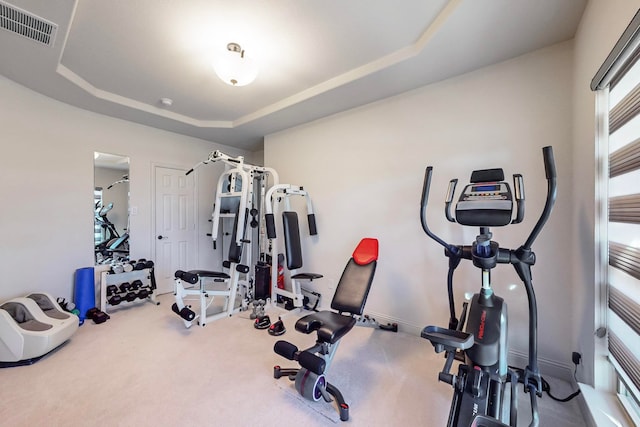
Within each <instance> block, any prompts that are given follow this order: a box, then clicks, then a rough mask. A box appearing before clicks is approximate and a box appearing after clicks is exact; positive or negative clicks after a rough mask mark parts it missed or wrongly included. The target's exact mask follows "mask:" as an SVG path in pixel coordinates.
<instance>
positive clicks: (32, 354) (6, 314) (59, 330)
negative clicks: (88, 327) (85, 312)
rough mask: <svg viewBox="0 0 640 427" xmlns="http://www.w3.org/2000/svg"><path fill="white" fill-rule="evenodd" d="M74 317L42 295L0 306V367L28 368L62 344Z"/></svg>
mask: <svg viewBox="0 0 640 427" xmlns="http://www.w3.org/2000/svg"><path fill="white" fill-rule="evenodd" d="M78 326H79V322H78V317H77V316H75V315H73V314H70V313H66V312H64V310H62V308H61V307H60V306H59V305H58V303H57V302H56V301H55V299H53V298H52V297H51V296H50V295H48V294H46V293H34V294H31V295H28V296H27V297H26V298H14V299H12V300H9V301H7V302H5V303H4V304H2V305H0V367H10V366H20V365H30V364H33V363H35V362H37V361H38V360H40V359H41V358H42V357H43V356H44V355H46V354H47V353H49V352H51V351H53V350H54V349H56V348H57V347H59V346H60V345H62V344H63V343H65V342H66V341H67V340H68V339H69V338H71V336H72V335H73V334H74V333H75V332H76V330H77V329H78Z"/></svg>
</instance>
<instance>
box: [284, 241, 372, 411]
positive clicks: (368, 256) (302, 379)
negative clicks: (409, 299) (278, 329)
mask: <svg viewBox="0 0 640 427" xmlns="http://www.w3.org/2000/svg"><path fill="white" fill-rule="evenodd" d="M377 260H378V240H377V239H372V238H364V239H362V240H361V241H360V243H359V244H358V246H357V247H356V249H355V250H354V252H353V256H352V257H351V259H350V260H349V262H348V263H347V265H346V267H345V269H344V271H343V272H342V276H341V277H340V281H339V282H338V285H337V286H336V291H335V294H334V296H333V300H332V301H331V308H332V309H333V310H334V311H330V310H325V311H320V312H318V313H312V314H309V315H307V316H304V317H301V318H300V319H298V321H297V322H296V325H295V328H296V330H298V331H299V332H302V333H305V334H310V333H312V332H314V331H315V332H316V334H317V340H316V344H315V345H314V346H313V347H311V348H308V349H306V350H302V351H300V350H298V348H297V347H296V346H295V345H293V344H291V343H289V342H287V341H282V340H281V341H278V342H276V344H275V346H274V348H273V349H274V351H275V352H276V353H277V354H279V355H280V356H282V357H284V358H286V359H289V360H296V361H298V363H300V366H301V367H300V368H291V369H283V368H281V367H280V366H275V367H274V372H273V376H274V378H276V379H277V378H280V377H282V376H285V375H286V376H288V377H289V379H290V380H291V381H295V388H296V390H297V391H298V392H299V393H300V394H301V395H302V396H303V397H305V398H307V399H310V400H314V401H318V400H320V398H321V397H322V398H324V400H325V401H326V402H331V400H332V399H331V396H333V397H334V398H335V399H336V401H337V403H338V408H339V411H340V419H341V420H342V421H347V420H348V419H349V405H347V403H346V402H345V400H344V398H343V396H342V394H341V393H340V391H339V390H338V389H337V388H336V387H335V386H333V385H332V384H329V383H328V382H327V381H326V379H325V373H326V372H327V371H328V370H329V365H330V364H331V361H332V360H333V357H334V354H335V352H336V350H337V348H338V344H339V343H340V340H341V339H342V337H344V336H345V335H346V334H347V333H348V332H349V331H350V330H351V329H353V327H354V326H355V325H356V323H357V319H356V316H361V315H362V312H363V311H364V305H365V303H366V301H367V296H368V295H369V289H370V288H371V283H372V282H373V276H374V274H375V271H376V265H377Z"/></svg>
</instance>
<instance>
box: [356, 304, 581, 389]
mask: <svg viewBox="0 0 640 427" xmlns="http://www.w3.org/2000/svg"><path fill="white" fill-rule="evenodd" d="M366 314H368V315H369V317H371V318H372V319H375V320H377V321H378V323H381V324H386V323H396V324H397V325H398V331H400V332H404V333H407V334H409V335H415V336H420V333H421V332H422V329H423V328H424V327H425V325H420V326H419V325H414V324H412V323H408V322H406V321H403V320H401V319H398V318H394V317H391V316H387V315H384V314H380V313H375V312H368V313H366ZM508 359H509V365H510V366H515V367H517V368H525V367H526V366H527V365H528V364H529V355H528V354H526V353H523V352H520V351H517V350H510V351H509V355H508ZM538 369H540V373H541V374H542V375H548V376H551V377H554V378H558V379H560V380H563V381H567V382H569V383H571V384H573V385H575V386H576V387H577V385H576V384H575V379H574V378H573V369H574V366H573V365H567V364H564V363H560V362H557V361H555V360H550V359H545V358H542V357H538Z"/></svg>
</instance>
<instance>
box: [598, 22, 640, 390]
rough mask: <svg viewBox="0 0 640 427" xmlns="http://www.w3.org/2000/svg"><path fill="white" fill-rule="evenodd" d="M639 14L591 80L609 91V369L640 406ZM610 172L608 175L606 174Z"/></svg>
mask: <svg viewBox="0 0 640 427" xmlns="http://www.w3.org/2000/svg"><path fill="white" fill-rule="evenodd" d="M638 58H640V11H638V13H636V15H635V16H634V17H633V19H632V21H631V23H630V24H629V26H628V27H627V29H626V30H625V31H624V33H623V34H622V36H621V37H620V39H619V40H618V42H617V43H616V45H615V46H614V48H613V49H612V51H611V53H610V54H609V56H608V57H607V59H606V60H605V62H604V63H603V64H602V66H601V67H600V69H599V70H598V72H597V73H596V75H595V76H594V78H593V80H592V81H591V89H592V90H600V89H605V90H606V89H608V91H605V93H607V94H608V102H609V108H608V114H607V127H608V133H609V135H608V140H606V141H603V142H601V145H600V146H601V147H607V149H606V150H603V151H604V152H605V153H604V155H605V157H606V159H607V165H608V168H605V171H603V173H602V175H604V176H601V177H599V178H600V179H601V180H604V181H606V184H607V185H606V190H605V191H606V194H607V197H606V200H607V208H608V209H607V212H608V215H607V216H606V218H603V220H602V221H606V222H607V224H606V233H605V234H606V244H607V247H608V251H607V252H606V254H607V255H606V257H607V259H603V260H601V262H602V263H603V265H607V266H608V268H607V270H606V276H607V280H606V285H605V286H606V287H607V304H606V308H607V331H608V335H607V336H608V348H609V358H610V361H611V364H612V365H613V366H614V368H615V369H616V371H617V372H618V375H619V378H620V380H621V381H622V382H623V383H624V384H625V385H626V386H627V388H628V389H630V390H631V391H632V394H633V396H634V398H635V400H636V401H639V400H640V392H639V390H640V359H638V355H640V61H639V60H638ZM607 172H608V174H607Z"/></svg>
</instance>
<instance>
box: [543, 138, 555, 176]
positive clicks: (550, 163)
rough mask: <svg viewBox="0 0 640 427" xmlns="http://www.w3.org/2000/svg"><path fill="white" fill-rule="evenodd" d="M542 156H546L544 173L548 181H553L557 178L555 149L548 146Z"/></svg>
mask: <svg viewBox="0 0 640 427" xmlns="http://www.w3.org/2000/svg"><path fill="white" fill-rule="evenodd" d="M542 155H543V156H544V171H545V174H546V176H547V179H553V178H555V177H556V162H555V160H554V158H553V147H551V146H550V145H549V146H546V147H544V148H543V149H542Z"/></svg>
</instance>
